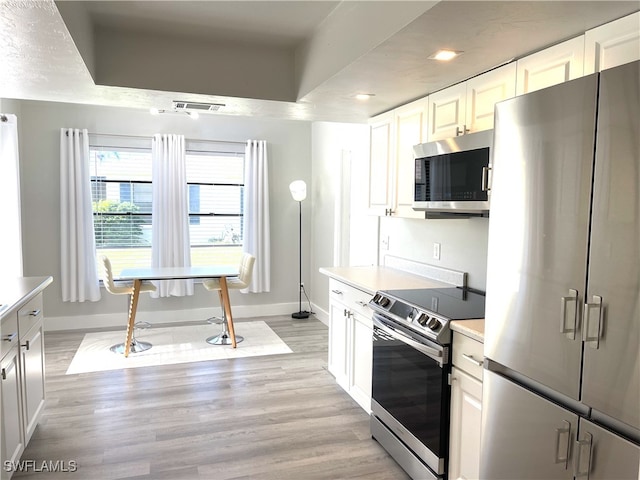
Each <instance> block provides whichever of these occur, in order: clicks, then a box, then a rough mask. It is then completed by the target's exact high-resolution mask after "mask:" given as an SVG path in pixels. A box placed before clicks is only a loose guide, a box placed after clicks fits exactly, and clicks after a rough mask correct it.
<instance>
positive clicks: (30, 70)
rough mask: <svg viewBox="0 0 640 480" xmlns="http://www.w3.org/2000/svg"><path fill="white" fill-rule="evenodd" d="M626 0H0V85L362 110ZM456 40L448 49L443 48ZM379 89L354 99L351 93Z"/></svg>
mask: <svg viewBox="0 0 640 480" xmlns="http://www.w3.org/2000/svg"><path fill="white" fill-rule="evenodd" d="M639 6H640V4H639V2H638V1H637V0H634V1H573V0H572V1H566V2H564V1H535V2H532V1H524V0H523V1H480V0H476V1H454V0H445V1H440V2H436V1H407V2H405V1H399V0H398V1H320V0H315V1H312V0H309V1H271V0H263V1H238V0H235V1H57V2H54V1H53V0H33V1H26V0H0V65H2V68H0V98H17V99H32V100H46V101H58V102H69V103H83V104H97V105H113V106H121V107H131V108H141V109H148V108H150V107H157V108H161V109H170V108H171V102H172V101H173V100H187V101H200V102H211V103H223V104H225V105H226V106H225V107H224V108H222V109H221V110H220V111H219V112H217V113H212V114H215V115H248V116H265V117H277V118H288V119H300V120H329V121H346V122H352V121H364V120H366V119H367V118H369V117H370V116H373V115H375V114H378V113H382V112H384V111H387V110H390V109H392V108H394V107H396V106H399V105H402V104H404V103H407V102H408V101H411V100H413V99H416V98H420V97H423V96H425V95H427V94H429V93H432V92H434V91H437V90H439V89H442V88H444V87H446V86H448V85H451V84H453V83H457V82H459V81H463V80H465V79H467V78H469V77H471V76H473V75H476V74H478V73H481V72H484V71H487V70H489V69H491V68H493V67H495V66H498V65H500V64H503V63H505V62H508V61H510V60H512V59H514V58H519V57H522V56H524V55H526V54H529V53H532V52H534V51H537V50H540V49H543V48H545V47H547V46H549V45H552V44H555V43H558V42H560V41H562V40H565V39H568V38H571V37H573V36H576V35H579V34H581V33H582V32H584V31H585V30H588V29H590V28H593V27H595V26H598V25H601V24H603V23H607V22H609V21H611V20H614V19H616V18H619V17H622V16H624V15H627V14H629V13H632V12H634V11H637V10H638V9H639ZM443 47H446V48H452V49H455V50H461V51H463V52H464V53H463V54H462V55H461V56H460V57H458V58H457V59H455V60H454V61H453V62H450V63H446V64H445V63H438V62H435V61H433V60H429V59H428V57H429V55H431V54H432V53H433V52H435V51H436V50H437V49H439V48H443ZM363 92H366V93H373V94H375V96H374V97H373V98H372V99H371V100H369V101H367V102H361V101H357V100H355V99H354V95H355V94H356V93H363Z"/></svg>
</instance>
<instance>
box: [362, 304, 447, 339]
mask: <svg viewBox="0 0 640 480" xmlns="http://www.w3.org/2000/svg"><path fill="white" fill-rule="evenodd" d="M369 306H370V307H371V308H372V309H373V310H377V311H379V312H381V313H384V314H387V315H390V316H391V317H393V318H395V319H397V320H400V321H402V323H404V324H405V325H407V326H409V327H411V328H413V329H414V330H416V331H418V332H421V333H422V334H426V335H427V336H428V337H431V338H433V339H434V340H436V341H438V342H440V343H447V342H448V339H449V338H450V334H449V328H448V327H447V325H448V320H446V319H444V318H442V317H440V316H437V315H435V314H434V313H433V312H429V311H425V310H423V309H418V308H415V307H414V306H412V305H408V304H407V303H404V302H402V301H399V300H396V299H394V298H391V297H388V296H386V295H384V294H382V293H380V292H378V293H376V294H375V295H374V297H373V298H372V299H371V301H370V302H369Z"/></svg>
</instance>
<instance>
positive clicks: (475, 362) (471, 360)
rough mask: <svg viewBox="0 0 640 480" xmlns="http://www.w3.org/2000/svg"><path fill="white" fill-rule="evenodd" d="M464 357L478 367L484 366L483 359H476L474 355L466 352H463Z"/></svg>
mask: <svg viewBox="0 0 640 480" xmlns="http://www.w3.org/2000/svg"><path fill="white" fill-rule="evenodd" d="M462 358H464V359H465V360H466V361H468V362H471V363H473V364H474V365H475V366H476V367H481V366H482V361H480V360H476V359H475V358H473V355H467V354H466V353H463V354H462Z"/></svg>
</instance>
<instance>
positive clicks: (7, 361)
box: [0, 346, 25, 480]
mask: <svg viewBox="0 0 640 480" xmlns="http://www.w3.org/2000/svg"><path fill="white" fill-rule="evenodd" d="M19 356H20V355H19V349H18V347H17V346H16V347H15V348H12V349H11V350H10V351H9V352H8V353H7V354H6V355H5V356H4V358H3V359H2V362H1V363H0V373H1V375H2V376H1V377H0V379H1V380H2V382H1V383H0V405H1V407H2V408H1V411H0V415H1V416H2V422H1V423H2V425H1V427H0V430H2V432H1V435H2V438H1V439H0V445H2V451H0V454H2V470H1V472H2V473H1V474H0V478H2V479H3V480H5V479H8V478H10V476H11V475H10V472H9V471H8V470H7V469H5V462H12V464H15V463H14V462H17V461H18V460H20V456H21V455H22V452H23V451H24V446H25V442H24V433H23V432H24V430H23V424H22V416H21V415H20V410H21V401H22V392H21V387H20V372H19V369H20V366H19Z"/></svg>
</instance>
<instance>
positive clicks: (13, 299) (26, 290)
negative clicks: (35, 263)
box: [0, 277, 53, 320]
mask: <svg viewBox="0 0 640 480" xmlns="http://www.w3.org/2000/svg"><path fill="white" fill-rule="evenodd" d="M51 282H53V277H19V278H2V279H0V304H1V306H0V320H1V319H3V318H4V317H5V315H8V314H9V313H10V312H11V313H13V312H15V307H16V306H19V305H23V304H25V303H27V302H28V301H29V300H31V299H32V298H33V297H35V296H36V295H37V294H38V293H40V292H41V291H42V290H44V289H45V288H46V287H47V286H48V285H49V284H50V283H51Z"/></svg>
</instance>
